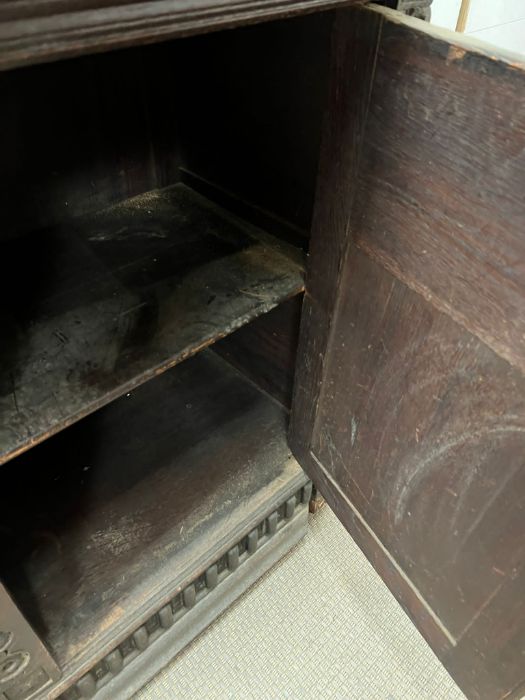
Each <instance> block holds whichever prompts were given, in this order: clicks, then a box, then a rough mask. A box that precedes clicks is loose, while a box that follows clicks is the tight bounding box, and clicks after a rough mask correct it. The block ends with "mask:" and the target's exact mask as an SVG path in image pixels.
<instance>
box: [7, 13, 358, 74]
mask: <svg viewBox="0 0 525 700" xmlns="http://www.w3.org/2000/svg"><path fill="white" fill-rule="evenodd" d="M349 1H350V2H352V0H345V3H344V4H348V2H349ZM363 1H364V0H354V3H355V4H357V3H362V2H363ZM341 4H343V3H342V0H240V1H238V2H231V0H109V1H107V0H75V1H74V2H71V0H10V2H4V3H3V4H2V6H1V7H0V69H6V68H13V67H15V66H21V65H25V64H28V63H38V62H42V61H50V60H55V59H57V58H63V57H65V56H76V55H79V54H83V53H89V52H93V51H102V50H107V49H110V48H117V47H122V46H131V45H133V44H139V43H142V44H143V43H151V42H155V41H162V40H165V39H169V38H172V37H175V36H181V35H187V34H196V33H200V32H204V31H210V30H213V29H220V28H227V27H233V26H236V25H239V24H246V23H252V22H260V21H263V20H269V19H277V18H281V17H291V16H293V15H298V14H302V13H305V12H313V11H316V10H323V9H328V8H331V7H337V6H338V5H341Z"/></svg>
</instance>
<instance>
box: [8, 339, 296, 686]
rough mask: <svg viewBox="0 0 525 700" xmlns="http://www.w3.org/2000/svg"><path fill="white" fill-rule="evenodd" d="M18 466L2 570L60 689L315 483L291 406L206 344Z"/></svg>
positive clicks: (12, 478) (11, 481)
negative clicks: (296, 442)
mask: <svg viewBox="0 0 525 700" xmlns="http://www.w3.org/2000/svg"><path fill="white" fill-rule="evenodd" d="M13 464H16V469H6V470H5V471H4V474H3V484H2V490H1V496H0V529H1V531H2V542H3V545H2V551H3V554H2V560H1V562H0V578H1V580H2V582H3V583H4V584H5V585H6V587H7V588H8V589H9V590H10V591H11V594H12V595H13V597H14V599H15V601H16V603H17V604H18V606H19V607H20V608H21V610H22V611H23V612H24V614H25V615H26V616H27V617H28V619H29V621H30V623H31V624H32V625H33V627H34V629H35V630H36V631H37V632H38V633H39V634H40V636H41V638H42V640H43V641H44V642H45V644H46V645H47V646H48V648H49V650H50V651H51V653H52V654H53V656H54V658H55V660H56V661H57V663H58V664H59V666H60V668H61V669H62V671H63V680H62V688H63V687H64V685H67V683H68V682H70V681H71V678H72V677H73V676H75V677H77V678H78V676H79V675H80V674H81V673H82V672H85V671H86V670H87V669H90V668H92V667H93V664H94V663H95V662H96V660H97V659H100V658H102V657H103V656H104V655H105V654H107V653H108V652H109V651H110V650H111V649H113V648H114V647H115V646H116V645H117V644H118V643H120V642H121V641H122V640H123V639H125V638H126V637H127V636H129V634H130V633H131V632H133V630H135V629H136V628H137V627H138V626H139V625H140V624H141V623H142V622H143V621H144V620H145V619H147V618H148V617H149V616H150V615H151V614H152V612H156V611H157V610H158V609H159V608H160V607H161V606H162V605H163V604H164V601H166V600H168V599H171V598H173V596H174V595H175V594H177V593H178V592H180V591H181V589H182V588H183V587H184V586H185V585H187V584H188V582H189V580H191V578H192V576H195V574H196V573H197V574H201V573H202V572H203V571H204V570H205V569H206V567H207V566H209V565H210V562H213V561H214V560H215V559H216V557H217V556H218V555H223V554H224V551H225V550H224V548H225V547H228V546H230V547H231V544H228V543H231V541H232V538H233V541H236V539H239V538H242V537H243V536H245V535H246V533H247V531H248V530H247V529H249V528H250V527H253V522H257V521H260V520H261V518H263V519H264V518H265V517H266V516H268V515H269V513H271V512H272V508H275V506H276V504H278V503H280V502H282V499H283V497H285V496H286V494H289V493H290V492H292V493H294V490H297V489H301V488H302V487H303V486H304V484H305V483H306V477H305V475H304V473H303V472H302V470H301V469H300V467H299V466H298V464H297V462H296V461H295V460H294V459H293V457H292V456H291V453H290V451H289V448H288V445H287V442H286V413H285V411H284V410H283V409H282V408H281V407H280V406H279V405H278V404H277V403H276V402H274V401H273V400H271V399H270V398H268V397H267V396H266V395H265V394H263V393H261V392H260V391H259V390H258V389H256V388H255V387H254V385H253V384H251V383H250V382H248V381H247V380H246V379H244V377H242V375H240V374H239V373H237V371H236V370H234V369H233V368H232V367H231V366H230V365H228V364H227V363H226V362H225V361H224V360H222V359H221V358H219V357H218V356H217V355H216V354H215V353H213V352H211V351H209V350H207V351H204V352H203V353H200V354H199V355H197V356H195V357H194V358H192V359H190V360H188V362H185V363H183V364H181V365H179V366H178V367H176V368H175V369H174V370H171V371H170V372H166V373H165V374H163V375H162V376H161V377H159V378H157V379H155V380H153V381H151V382H148V383H147V384H145V385H143V386H142V387H140V388H139V389H137V390H136V391H134V392H132V393H131V394H130V395H129V396H125V397H122V398H120V399H118V400H117V401H115V402H113V403H112V404H110V405H108V406H106V407H105V408H103V409H101V410H100V411H98V412H97V413H94V414H93V415H92V416H90V417H88V418H86V419H85V420H84V421H81V422H80V423H78V424H76V425H75V426H73V427H71V428H70V429H69V430H67V431H63V432H62V433H60V434H59V435H57V436H55V437H54V438H52V439H51V440H49V441H47V442H46V443H44V444H43V445H40V446H39V447H38V448H36V449H34V450H31V451H30V452H28V453H27V454H25V455H23V456H22V457H20V458H19V459H18V460H16V462H14V463H13ZM305 508H306V505H305ZM283 517H284V516H283ZM260 534H261V535H262V534H264V533H262V532H261V533H260ZM241 554H242V551H241Z"/></svg>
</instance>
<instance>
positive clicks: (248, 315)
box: [0, 185, 303, 462]
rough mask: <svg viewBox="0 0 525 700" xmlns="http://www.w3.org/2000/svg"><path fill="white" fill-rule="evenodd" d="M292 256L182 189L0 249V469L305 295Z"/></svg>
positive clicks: (298, 263) (299, 265) (160, 192)
mask: <svg viewBox="0 0 525 700" xmlns="http://www.w3.org/2000/svg"><path fill="white" fill-rule="evenodd" d="M28 251H31V257H30V258H28V256H27V252H28ZM290 251H291V249H289V248H288V247H286V246H285V245H284V244H281V243H279V242H278V241H276V240H275V239H273V238H272V237H271V236H268V235H266V234H264V232H262V231H260V230H258V229H255V228H253V227H250V226H249V225H248V224H245V223H243V222H242V221H241V220H239V219H236V218H234V217H231V216H230V215H229V214H227V213H226V212H225V211H224V210H221V209H220V208H218V207H216V206H215V205H211V204H209V203H208V202H207V201H206V200H205V199H204V198H203V197H201V196H200V195H197V194H196V193H194V192H192V191H191V190H190V189H188V188H187V187H185V186H184V185H176V186H174V187H172V188H168V189H165V190H157V191H153V192H149V193H146V194H144V195H140V196H139V197H137V198H134V199H130V200H127V201H125V202H123V203H120V204H118V205H116V206H114V207H111V208H109V209H106V210H103V211H102V212H99V213H97V214H93V215H89V216H87V217H85V218H81V219H78V220H77V221H76V222H75V223H74V224H71V223H70V224H68V225H67V226H65V227H64V228H63V229H62V228H58V229H56V228H55V229H50V230H48V231H46V232H37V233H36V234H34V235H27V236H25V237H22V238H17V239H14V240H11V241H6V242H4V243H3V244H2V253H1V260H2V265H3V274H2V276H1V278H0V287H1V291H2V295H1V298H2V306H1V312H0V313H1V316H0V318H1V325H2V333H3V338H4V340H3V342H2V346H1V348H0V353H1V369H0V446H1V452H0V455H1V456H0V462H4V461H6V460H8V459H10V458H11V457H13V456H15V455H17V454H19V453H21V452H23V451H24V450H26V449H28V448H29V447H31V446H32V445H34V444H36V443H38V442H40V441H42V440H44V439H45V438H47V437H49V436H50V435H52V434H53V433H55V432H57V431H59V430H61V429H63V428H65V427H67V426H68V425H70V424H71V423H73V422H74V421H76V420H78V419H79V418H81V417H83V416H85V415H87V414H88V413H91V412H92V411H94V410H96V409H98V408H100V407H101V406H103V405H104V404H106V403H108V402H109V401H112V400H113V399H115V398H117V397H118V396H120V395H122V394H124V393H126V392H128V391H130V390H131V389H133V388H135V387H136V386H138V385H139V384H141V383H142V382H145V381H147V380H148V379H151V378H152V377H154V376H155V375H157V374H159V373H160V372H163V371H164V370H165V369H167V368H169V367H172V366H173V365H174V364H176V363H177V362H180V361H181V360H183V359H185V358H186V357H189V356H190V355H192V354H194V353H195V352H197V351H198V350H200V349H202V348H203V347H206V346H207V345H209V344H211V343H213V342H214V341H215V340H217V339H218V338H221V337H224V336H225V335H227V334H228V333H231V332H232V331H233V330H235V329H237V328H239V327H240V326H242V325H243V324H244V323H247V322H248V321H250V320H252V319H253V318H255V317H256V316H258V315H260V314H262V313H265V312H267V311H269V310H270V309H272V308H273V307H275V306H276V305H277V304H279V303H280V302H281V301H283V300H285V299H287V298H289V297H291V296H293V295H294V294H298V293H300V292H301V291H302V289H303V277H302V262H301V258H300V257H297V256H295V258H294V257H293V256H294V255H295V253H294V252H293V251H292V252H290ZM289 256H292V257H289ZM14 289H17V290H18V293H17V294H16V295H13V293H12V292H13V290H14Z"/></svg>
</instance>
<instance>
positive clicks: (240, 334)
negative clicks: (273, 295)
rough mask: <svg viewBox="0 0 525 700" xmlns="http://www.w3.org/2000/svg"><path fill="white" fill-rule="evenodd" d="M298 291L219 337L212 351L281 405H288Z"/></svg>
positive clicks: (298, 310) (299, 299) (298, 311)
mask: <svg viewBox="0 0 525 700" xmlns="http://www.w3.org/2000/svg"><path fill="white" fill-rule="evenodd" d="M302 301H303V299H302V295H298V296H296V297H293V299H289V300H288V301H286V302H284V303H283V304H280V305H279V306H277V307H276V308H275V309H272V311H269V312H268V313H267V314H264V315H263V316H259V317H258V318H256V319H255V320H254V321H252V322H251V323H248V324H246V325H245V326H243V327H242V328H239V330H238V331H235V333H232V334H231V335H229V336H227V337H226V338H223V339H222V340H219V341H218V342H217V343H215V344H214V345H213V351H214V352H216V353H218V354H219V355H220V356H221V357H222V358H224V359H225V360H226V361H227V362H229V363H230V364H232V365H233V366H234V367H237V369H239V370H240V371H241V372H242V373H243V374H245V375H246V376H247V377H249V378H250V379H251V380H252V381H253V382H255V383H256V384H257V386H259V387H261V389H263V390H264V391H267V392H268V393H269V394H271V395H272V396H273V397H275V398H276V399H277V400H278V401H280V403H282V405H283V406H285V408H287V409H290V407H291V405H292V390H293V380H294V373H295V356H296V353H297V343H298V341H299V323H300V320H301V308H302Z"/></svg>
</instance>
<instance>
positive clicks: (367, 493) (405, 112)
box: [290, 8, 525, 700]
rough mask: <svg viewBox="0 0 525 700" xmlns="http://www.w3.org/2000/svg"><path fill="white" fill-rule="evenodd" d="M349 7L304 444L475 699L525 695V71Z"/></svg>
mask: <svg viewBox="0 0 525 700" xmlns="http://www.w3.org/2000/svg"><path fill="white" fill-rule="evenodd" d="M516 60H517V59H514V60H513V58H512V57H510V56H507V57H505V56H503V55H497V49H493V48H492V47H489V46H485V45H483V44H479V43H474V42H472V41H469V40H468V39H467V38H465V37H463V36H461V35H455V34H452V33H451V32H445V31H444V30H439V29H437V28H434V27H431V26H429V25H426V24H425V23H423V22H421V21H419V20H414V19H411V18H406V17H404V16H402V15H400V14H398V13H396V12H394V11H391V10H384V9H381V8H376V9H371V8H368V9H367V8H365V9H344V10H339V11H338V16H337V20H336V22H335V25H334V35H333V42H332V68H331V89H330V98H329V99H330V103H329V107H328V113H327V117H326V123H325V130H324V137H323V138H324V141H323V147H322V155H321V165H320V174H319V182H318V192H317V202H316V212H315V216H314V227H313V237H312V245H311V251H310V253H311V254H310V262H309V274H308V279H307V291H306V295H305V301H304V307H303V309H304V310H303V318H302V326H301V341H300V347H299V354H298V371H297V375H296V386H295V396H294V406H293V412H292V422H291V434H290V440H291V445H292V449H293V450H294V452H295V455H296V456H297V458H298V459H299V461H300V462H301V464H302V465H303V466H304V467H305V469H306V471H307V472H308V474H309V475H310V476H311V478H312V479H313V480H314V482H315V483H316V484H317V486H318V488H319V489H320V491H321V493H322V494H323V495H324V497H325V498H326V500H327V501H328V503H329V504H330V506H331V507H332V508H333V509H334V510H335V512H336V513H337V515H338V516H339V518H340V519H341V520H342V521H343V523H344V524H345V526H346V527H347V528H348V530H349V531H350V533H351V534H352V536H353V537H354V538H355V540H356V541H357V542H358V543H359V545H360V546H361V547H362V549H363V550H364V552H365V553H366V554H367V556H368V557H369V558H370V560H371V561H372V563H373V564H374V566H375V568H376V569H377V571H378V572H379V573H380V574H381V576H382V577H383V579H384V580H385V581H386V583H387V584H388V586H389V587H390V588H391V590H392V591H393V593H394V594H395V595H396V597H397V598H398V600H399V601H400V602H401V604H402V605H403V606H404V608H405V609H406V610H407V612H408V613H409V615H410V616H411V618H412V619H413V620H414V621H415V623H416V625H417V626H418V628H419V629H420V630H421V632H422V633H423V635H424V636H425V638H426V639H427V640H428V642H429V643H430V644H431V646H432V647H433V649H434V650H435V651H436V653H437V654H438V656H439V657H440V659H441V660H442V661H443V663H444V664H445V666H446V667H447V669H448V670H449V672H450V673H451V675H452V676H453V677H454V678H455V679H456V681H457V683H458V684H459V685H460V687H461V688H462V689H463V690H464V692H465V694H466V695H467V696H468V697H469V698H483V699H484V700H485V699H486V700H496V699H500V698H519V697H521V696H522V695H525V686H524V681H525V464H524V456H525V381H524V377H523V372H524V370H525V294H524V291H525V70H524V66H523V65H520V64H519V63H517V62H516Z"/></svg>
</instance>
